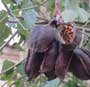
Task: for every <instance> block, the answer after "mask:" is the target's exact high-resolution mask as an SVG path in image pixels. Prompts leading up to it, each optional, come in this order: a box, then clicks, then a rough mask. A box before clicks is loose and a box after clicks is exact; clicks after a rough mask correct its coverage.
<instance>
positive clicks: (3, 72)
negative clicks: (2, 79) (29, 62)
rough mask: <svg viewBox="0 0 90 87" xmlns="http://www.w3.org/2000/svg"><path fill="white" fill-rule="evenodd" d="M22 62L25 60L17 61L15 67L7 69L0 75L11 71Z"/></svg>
mask: <svg viewBox="0 0 90 87" xmlns="http://www.w3.org/2000/svg"><path fill="white" fill-rule="evenodd" d="M23 61H25V59H23V60H21V61H19V62H18V63H16V64H15V65H13V66H11V67H10V68H8V69H6V70H4V71H2V72H1V73H0V75H2V74H3V73H6V72H7V71H9V70H11V69H13V68H15V67H17V66H18V65H19V64H21V63H22V62H23Z"/></svg>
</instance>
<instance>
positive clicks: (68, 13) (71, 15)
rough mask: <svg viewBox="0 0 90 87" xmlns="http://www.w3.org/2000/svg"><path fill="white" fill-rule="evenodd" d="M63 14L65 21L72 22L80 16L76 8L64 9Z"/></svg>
mask: <svg viewBox="0 0 90 87" xmlns="http://www.w3.org/2000/svg"><path fill="white" fill-rule="evenodd" d="M62 16H63V19H64V22H72V21H74V20H75V19H76V18H77V17H78V16H77V13H76V12H75V10H71V9H66V10H64V11H63V12H62Z"/></svg>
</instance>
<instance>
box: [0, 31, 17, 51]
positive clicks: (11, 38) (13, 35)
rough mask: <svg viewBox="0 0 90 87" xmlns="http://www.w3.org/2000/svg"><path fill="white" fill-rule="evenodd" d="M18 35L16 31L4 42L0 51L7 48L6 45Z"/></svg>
mask: <svg viewBox="0 0 90 87" xmlns="http://www.w3.org/2000/svg"><path fill="white" fill-rule="evenodd" d="M17 33H18V31H16V32H15V33H14V34H13V35H12V37H11V38H10V39H9V40H8V41H7V42H6V43H4V44H3V45H2V46H1V47H0V50H2V49H3V48H4V47H5V46H7V44H8V43H9V42H10V41H11V40H12V39H13V38H14V37H15V36H16V34H17Z"/></svg>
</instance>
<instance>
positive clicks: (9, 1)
mask: <svg viewBox="0 0 90 87" xmlns="http://www.w3.org/2000/svg"><path fill="white" fill-rule="evenodd" d="M4 2H5V3H6V4H10V3H11V2H12V0H4Z"/></svg>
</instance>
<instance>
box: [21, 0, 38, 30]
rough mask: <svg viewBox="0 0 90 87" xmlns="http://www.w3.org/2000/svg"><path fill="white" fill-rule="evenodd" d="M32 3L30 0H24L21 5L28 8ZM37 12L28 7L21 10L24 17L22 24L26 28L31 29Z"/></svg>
mask: <svg viewBox="0 0 90 87" xmlns="http://www.w3.org/2000/svg"><path fill="white" fill-rule="evenodd" d="M31 6H33V5H32V2H31V1H30V0H25V1H24V2H23V5H22V9H23V8H30V7H31ZM36 16H37V12H36V11H35V10H34V9H28V10H24V11H22V17H23V18H24V24H25V27H26V28H28V29H31V28H32V27H33V26H34V24H35V21H36Z"/></svg>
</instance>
